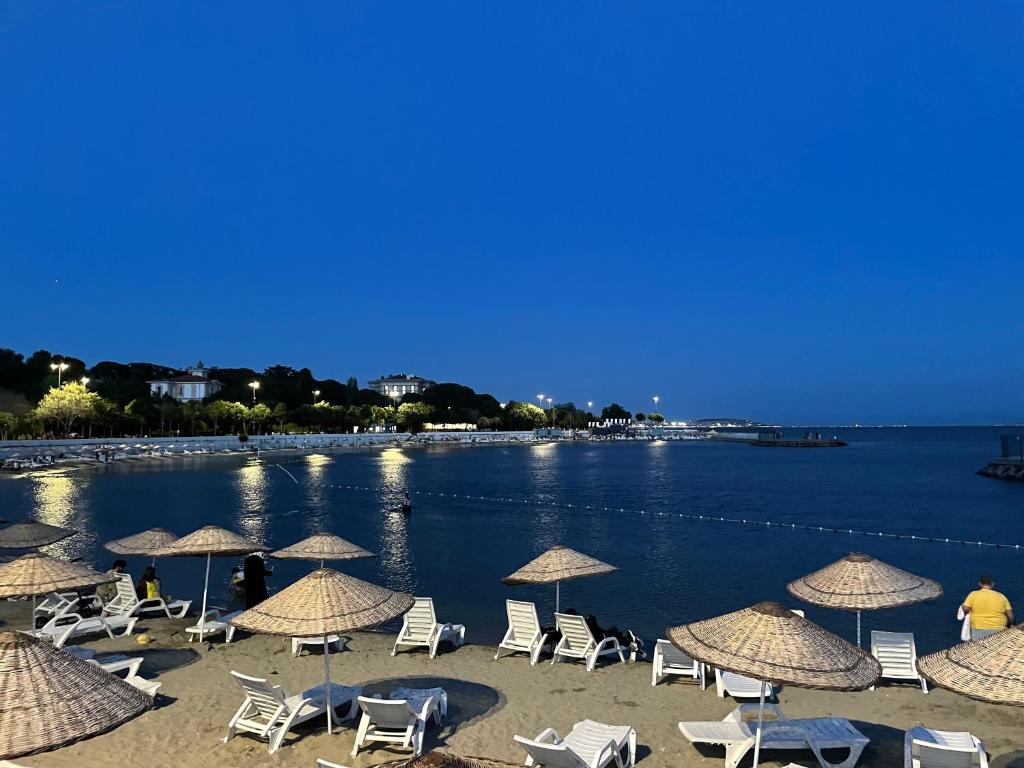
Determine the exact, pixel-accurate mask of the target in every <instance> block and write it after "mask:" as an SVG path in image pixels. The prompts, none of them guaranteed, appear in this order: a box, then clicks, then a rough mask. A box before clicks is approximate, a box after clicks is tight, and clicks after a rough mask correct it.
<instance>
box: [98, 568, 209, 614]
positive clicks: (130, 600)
mask: <svg viewBox="0 0 1024 768" xmlns="http://www.w3.org/2000/svg"><path fill="white" fill-rule="evenodd" d="M114 586H116V587H117V597H115V598H114V599H113V600H111V601H110V602H109V603H107V604H106V605H105V606H103V614H104V615H105V616H142V615H143V614H146V613H153V612H155V611H163V613H164V614H165V615H166V616H167V618H168V619H181V618H184V617H185V614H186V613H188V609H189V608H190V607H192V601H191V600H175V601H173V602H172V603H169V604H168V603H166V602H164V599H163V598H162V597H152V598H149V599H146V600H140V599H139V596H138V595H137V594H135V586H134V585H133V584H132V577H131V576H129V575H128V574H126V573H122V574H121V575H120V576H118V577H117V581H115V582H114Z"/></svg>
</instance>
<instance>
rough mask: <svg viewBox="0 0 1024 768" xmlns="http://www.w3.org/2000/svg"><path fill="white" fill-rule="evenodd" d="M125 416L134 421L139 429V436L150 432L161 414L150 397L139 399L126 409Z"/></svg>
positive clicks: (129, 404)
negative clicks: (149, 429)
mask: <svg viewBox="0 0 1024 768" xmlns="http://www.w3.org/2000/svg"><path fill="white" fill-rule="evenodd" d="M124 412H125V415H126V416H128V418H130V419H131V420H132V421H134V422H135V423H136V424H137V425H138V427H139V434H140V435H144V434H146V433H147V432H148V429H147V428H152V425H154V424H156V422H157V419H158V418H159V414H158V413H157V410H156V403H155V402H154V400H153V398H152V397H150V396H149V395H145V396H143V397H137V398H135V399H134V400H132V401H131V402H130V403H128V405H126V406H125V407H124Z"/></svg>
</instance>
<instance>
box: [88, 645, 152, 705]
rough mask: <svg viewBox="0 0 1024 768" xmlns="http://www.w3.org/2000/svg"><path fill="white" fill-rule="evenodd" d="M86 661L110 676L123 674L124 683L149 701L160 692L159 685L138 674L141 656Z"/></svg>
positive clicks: (114, 656)
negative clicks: (135, 689)
mask: <svg viewBox="0 0 1024 768" xmlns="http://www.w3.org/2000/svg"><path fill="white" fill-rule="evenodd" d="M88 661H89V663H90V664H95V665H96V666H97V667H99V668H100V669H102V670H103V671H104V672H109V673H110V674H112V675H116V674H118V673H119V672H124V673H125V676H124V681H125V682H126V683H128V685H130V686H132V687H133V688H138V689H139V690H140V691H142V692H143V693H144V694H146V695H147V696H149V698H151V699H155V698H156V692H157V691H158V690H160V685H161V684H160V683H154V682H153V681H152V680H147V679H146V678H144V677H142V676H141V675H140V674H139V668H140V667H141V666H142V657H141V656H136V657H134V658H127V657H125V656H120V655H113V656H109V657H105V658H100V659H95V658H94V659H89V660H88Z"/></svg>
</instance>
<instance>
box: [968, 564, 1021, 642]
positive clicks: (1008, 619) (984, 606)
mask: <svg viewBox="0 0 1024 768" xmlns="http://www.w3.org/2000/svg"><path fill="white" fill-rule="evenodd" d="M994 586H995V585H994V584H993V583H992V577H991V576H982V577H981V578H980V579H978V589H976V590H974V591H973V592H971V594H969V595H968V596H967V597H966V598H964V604H963V611H964V613H967V614H970V617H971V640H981V639H982V638H983V637H988V636H989V635H994V634H995V633H996V632H999V631H1001V630H1004V629H1006V628H1007V627H1008V626H1009V625H1010V624H1012V623H1013V608H1012V607H1011V606H1010V601H1009V600H1007V599H1006V595H1004V594H1003V593H1002V592H997V591H996V590H995V589H994Z"/></svg>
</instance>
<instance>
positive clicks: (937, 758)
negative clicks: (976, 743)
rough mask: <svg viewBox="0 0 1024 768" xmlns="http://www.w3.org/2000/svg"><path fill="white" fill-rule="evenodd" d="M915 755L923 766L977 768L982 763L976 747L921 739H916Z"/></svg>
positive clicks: (933, 767)
mask: <svg viewBox="0 0 1024 768" xmlns="http://www.w3.org/2000/svg"><path fill="white" fill-rule="evenodd" d="M913 755H914V757H916V758H917V759H918V760H919V761H920V764H921V768H976V766H978V765H979V764H980V759H979V757H978V752H977V750H975V749H970V750H968V749H963V748H960V747H947V746H943V745H941V744H936V743H934V742H931V741H921V740H920V739H914V745H913Z"/></svg>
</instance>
